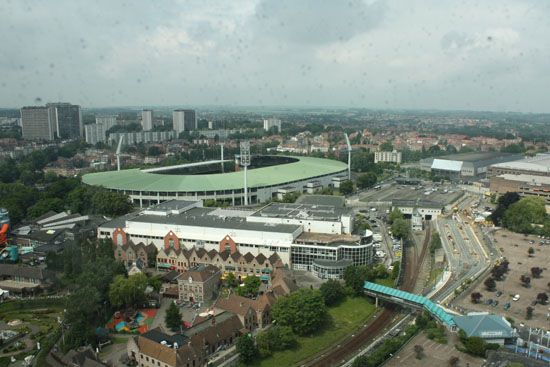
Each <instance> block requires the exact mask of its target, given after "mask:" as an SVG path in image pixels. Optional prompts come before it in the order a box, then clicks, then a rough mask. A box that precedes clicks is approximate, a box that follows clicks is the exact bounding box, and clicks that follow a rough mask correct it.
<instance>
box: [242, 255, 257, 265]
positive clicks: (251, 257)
mask: <svg viewBox="0 0 550 367" xmlns="http://www.w3.org/2000/svg"><path fill="white" fill-rule="evenodd" d="M243 257H244V260H245V261H246V262H247V263H249V262H251V261H252V260H254V259H255V258H256V257H255V256H254V255H252V254H251V253H250V252H247V253H246V254H245V255H244V256H243Z"/></svg>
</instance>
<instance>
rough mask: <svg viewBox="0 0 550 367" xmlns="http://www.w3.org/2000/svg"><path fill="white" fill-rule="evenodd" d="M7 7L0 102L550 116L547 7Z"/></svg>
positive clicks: (492, 2) (521, 1) (201, 0)
mask: <svg viewBox="0 0 550 367" xmlns="http://www.w3.org/2000/svg"><path fill="white" fill-rule="evenodd" d="M117 3H119V2H118V1H116V0H105V1H103V0H98V1H92V0H86V1H77V0H55V1H23V0H11V1H8V0H0V14H2V21H0V43H1V48H0V49H1V51H0V106H2V107H20V106H22V105H29V104H36V103H38V104H41V103H46V102H49V101H57V100H62V101H68V102H72V103H78V104H81V105H83V106H85V107H100V106H120V105H125V106H138V105H181V106H200V105H236V106H273V105H288V106H349V107H366V108H413V109H420V108H428V109H432V108H433V109H465V110H496V111H525V112H550V1H546V0H531V1H530V0H483V1H480V0H473V1H450V0H421V1H420V0H419V1H417V0H387V1H385V0H378V1H374V0H372V1H367V0H365V1H356V0H335V1H329V0H303V1H302V0H257V1H242V0H230V1H225V0H224V1H221V0H220V1H215V2H214V1H205V0H198V1H175V0H162V1H153V0H151V1H137V0H131V1H127V2H126V3H119V4H117Z"/></svg>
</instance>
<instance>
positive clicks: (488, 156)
mask: <svg viewBox="0 0 550 367" xmlns="http://www.w3.org/2000/svg"><path fill="white" fill-rule="evenodd" d="M512 156H514V154H512V153H502V152H475V153H458V154H449V155H445V156H442V157H437V158H439V159H444V160H448V161H461V162H477V161H487V160H492V159H496V158H502V157H512Z"/></svg>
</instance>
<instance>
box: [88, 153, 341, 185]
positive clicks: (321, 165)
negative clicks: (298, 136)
mask: <svg viewBox="0 0 550 367" xmlns="http://www.w3.org/2000/svg"><path fill="white" fill-rule="evenodd" d="M293 158H296V159H297V161H296V162H293V163H286V164H280V165H275V166H269V167H262V168H256V169H251V170H249V171H248V187H262V186H273V185H282V184H287V183H291V182H295V181H302V180H308V179H311V178H314V177H318V176H325V175H330V174H335V173H339V172H342V171H345V170H347V165H346V164H345V163H342V162H339V161H335V160H331V159H323V158H312V157H293ZM82 181H83V182H84V183H85V184H88V185H95V186H103V187H106V188H108V189H116V190H128V191H153V192H157V191H160V192H195V191H198V192H202V191H219V190H234V189H242V188H243V181H244V177H243V172H242V171H241V172H229V173H215V174H206V175H170V174H162V173H152V172H144V171H143V170H140V169H126V170H121V171H108V172H98V173H89V174H87V175H84V176H83V177H82Z"/></svg>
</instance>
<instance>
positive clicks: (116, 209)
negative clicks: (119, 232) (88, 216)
mask: <svg viewBox="0 0 550 367" xmlns="http://www.w3.org/2000/svg"><path fill="white" fill-rule="evenodd" d="M91 205H92V210H93V212H94V213H97V214H103V215H107V216H115V217H116V216H120V215H124V214H126V213H128V212H130V210H132V203H131V202H130V199H129V198H128V195H124V194H121V193H119V192H112V191H106V190H100V191H98V192H96V193H95V194H94V195H93V196H92V200H91Z"/></svg>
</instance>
